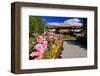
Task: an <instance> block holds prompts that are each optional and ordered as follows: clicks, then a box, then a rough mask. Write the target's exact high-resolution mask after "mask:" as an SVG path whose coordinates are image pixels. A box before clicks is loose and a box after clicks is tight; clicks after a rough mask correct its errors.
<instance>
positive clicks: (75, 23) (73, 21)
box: [64, 18, 83, 26]
mask: <svg viewBox="0 0 100 76" xmlns="http://www.w3.org/2000/svg"><path fill="white" fill-rule="evenodd" d="M80 21H81V20H80V19H78V18H74V19H69V20H65V21H64V23H65V24H69V25H73V26H82V25H83V24H82V23H80Z"/></svg>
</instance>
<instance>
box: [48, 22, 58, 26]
mask: <svg viewBox="0 0 100 76" xmlns="http://www.w3.org/2000/svg"><path fill="white" fill-rule="evenodd" d="M59 24H60V23H58V22H49V23H48V24H47V25H59Z"/></svg>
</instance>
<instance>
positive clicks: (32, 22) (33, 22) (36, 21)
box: [29, 16, 46, 37]
mask: <svg viewBox="0 0 100 76" xmlns="http://www.w3.org/2000/svg"><path fill="white" fill-rule="evenodd" d="M45 28H46V24H45V22H43V20H42V17H41V16H29V34H30V37H31V36H32V33H34V34H35V33H39V34H42V33H43V32H44V31H45Z"/></svg>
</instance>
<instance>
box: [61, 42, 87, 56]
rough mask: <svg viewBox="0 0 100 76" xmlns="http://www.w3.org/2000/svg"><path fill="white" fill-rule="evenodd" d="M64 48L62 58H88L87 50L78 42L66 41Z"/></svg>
mask: <svg viewBox="0 0 100 76" xmlns="http://www.w3.org/2000/svg"><path fill="white" fill-rule="evenodd" d="M63 47H64V50H63V51H62V58H82V57H87V50H86V49H85V48H83V47H82V46H81V45H79V43H77V42H76V40H69V41H64V43H63Z"/></svg>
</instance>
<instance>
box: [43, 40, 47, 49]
mask: <svg viewBox="0 0 100 76" xmlns="http://www.w3.org/2000/svg"><path fill="white" fill-rule="evenodd" d="M47 44H48V42H47V41H44V42H43V48H44V50H45V49H46V48H47Z"/></svg>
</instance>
